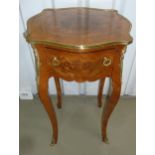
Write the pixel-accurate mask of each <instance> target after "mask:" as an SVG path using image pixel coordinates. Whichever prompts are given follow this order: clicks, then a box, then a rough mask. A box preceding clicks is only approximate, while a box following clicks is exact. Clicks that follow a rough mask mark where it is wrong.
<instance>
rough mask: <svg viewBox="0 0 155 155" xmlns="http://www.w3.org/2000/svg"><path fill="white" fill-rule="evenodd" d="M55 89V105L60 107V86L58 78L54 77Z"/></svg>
mask: <svg viewBox="0 0 155 155" xmlns="http://www.w3.org/2000/svg"><path fill="white" fill-rule="evenodd" d="M54 80H55V85H56V90H57V107H58V108H59V109H60V108H61V107H62V104H61V86H60V81H59V78H56V77H54Z"/></svg>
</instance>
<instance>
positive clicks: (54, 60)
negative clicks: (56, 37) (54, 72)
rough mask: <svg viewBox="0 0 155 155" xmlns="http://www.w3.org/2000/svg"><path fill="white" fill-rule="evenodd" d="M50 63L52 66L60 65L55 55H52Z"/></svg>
mask: <svg viewBox="0 0 155 155" xmlns="http://www.w3.org/2000/svg"><path fill="white" fill-rule="evenodd" d="M51 65H52V66H54V67H56V66H59V65H60V61H59V59H58V58H57V57H53V59H52V63H51Z"/></svg>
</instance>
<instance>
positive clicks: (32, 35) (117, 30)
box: [26, 8, 132, 49]
mask: <svg viewBox="0 0 155 155" xmlns="http://www.w3.org/2000/svg"><path fill="white" fill-rule="evenodd" d="M130 30H131V23H130V22H129V21H128V20H127V19H126V18H125V17H123V16H121V15H120V14H118V12H117V11H116V10H103V9H93V8H63V9H45V10H43V11H42V12H41V13H39V14H37V15H36V16H33V17H32V18H30V19H29V20H28V21H27V32H26V37H27V40H28V41H29V42H30V43H43V44H50V45H53V46H57V47H62V48H71V49H89V48H102V47H103V46H105V45H111V44H125V45H127V44H129V43H131V42H132V37H131V36H130V34H129V33H130Z"/></svg>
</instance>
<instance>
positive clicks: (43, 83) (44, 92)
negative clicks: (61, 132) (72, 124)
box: [38, 72, 58, 144]
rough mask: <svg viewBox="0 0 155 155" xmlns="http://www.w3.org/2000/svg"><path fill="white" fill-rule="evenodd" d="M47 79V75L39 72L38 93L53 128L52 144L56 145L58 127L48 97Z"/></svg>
mask: <svg viewBox="0 0 155 155" xmlns="http://www.w3.org/2000/svg"><path fill="white" fill-rule="evenodd" d="M48 79H49V77H48V75H46V74H43V73H41V72H40V75H39V81H38V91H39V97H40V100H41V101H42V103H43V106H44V108H45V110H46V111H47V113H48V116H49V119H50V122H51V125H52V128H53V137H52V144H56V143H57V140H58V125H57V119H56V114H55V111H54V107H53V105H52V103H51V101H50V98H49V96H48Z"/></svg>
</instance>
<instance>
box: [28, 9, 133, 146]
mask: <svg viewBox="0 0 155 155" xmlns="http://www.w3.org/2000/svg"><path fill="white" fill-rule="evenodd" d="M130 29H131V24H130V22H129V21H128V20H127V19H126V18H125V17H123V16H121V15H120V14H118V12H117V11H116V10H103V9H93V8H63V9H45V10H43V11H42V12H41V13H39V14H38V15H35V16H33V17H32V18H30V19H29V20H28V22H27V31H26V33H25V37H26V39H27V41H28V42H29V43H30V44H31V45H32V47H33V49H34V53H35V58H36V69H37V83H38V92H39V97H40V100H41V101H42V103H43V105H44V107H45V110H46V111H47V113H48V116H49V119H50V121H51V125H52V128H53V132H52V133H53V138H52V143H53V144H56V143H57V140H58V123H57V118H56V114H55V111H54V107H53V105H52V102H51V100H50V97H49V96H48V80H49V78H50V77H54V79H55V84H56V89H57V99H58V103H57V106H58V108H61V87H60V81H59V78H61V79H64V80H67V81H73V80H74V81H77V82H85V81H95V80H100V83H99V91H98V106H99V107H101V106H102V91H103V86H104V81H105V78H106V77H110V78H111V80H112V93H111V96H110V99H109V101H108V103H107V104H106V106H105V107H104V110H103V115H102V127H101V131H102V140H103V141H104V142H107V136H106V128H107V124H108V120H109V117H110V115H111V113H112V111H113V110H114V108H115V106H116V104H117V102H118V99H119V97H120V91H121V73H122V59H123V55H124V52H125V50H126V47H127V45H128V44H129V43H131V42H132V37H131V36H130V34H129V33H130Z"/></svg>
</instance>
